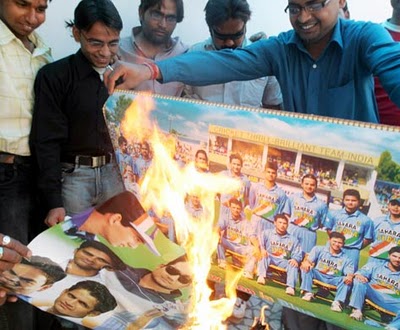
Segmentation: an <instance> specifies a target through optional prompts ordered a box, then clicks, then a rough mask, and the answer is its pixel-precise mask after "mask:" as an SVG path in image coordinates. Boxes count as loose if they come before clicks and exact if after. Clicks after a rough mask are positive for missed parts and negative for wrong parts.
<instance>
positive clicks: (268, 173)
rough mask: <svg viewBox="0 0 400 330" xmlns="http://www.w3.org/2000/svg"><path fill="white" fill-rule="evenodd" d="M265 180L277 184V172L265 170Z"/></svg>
mask: <svg viewBox="0 0 400 330" xmlns="http://www.w3.org/2000/svg"><path fill="white" fill-rule="evenodd" d="M265 180H267V181H269V182H273V183H275V180H276V171H275V170H274V169H272V168H267V169H265Z"/></svg>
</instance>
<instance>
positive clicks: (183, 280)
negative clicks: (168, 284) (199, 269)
mask: <svg viewBox="0 0 400 330" xmlns="http://www.w3.org/2000/svg"><path fill="white" fill-rule="evenodd" d="M165 271H166V272H167V273H168V274H169V275H172V276H177V275H179V277H178V281H179V282H181V283H182V284H189V283H192V277H191V276H189V275H182V274H181V272H180V271H179V270H178V269H176V268H175V267H173V266H170V265H168V266H166V267H165Z"/></svg>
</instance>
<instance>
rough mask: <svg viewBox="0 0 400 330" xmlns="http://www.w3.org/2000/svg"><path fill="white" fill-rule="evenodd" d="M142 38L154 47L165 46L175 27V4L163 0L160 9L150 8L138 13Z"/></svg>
mask: <svg viewBox="0 0 400 330" xmlns="http://www.w3.org/2000/svg"><path fill="white" fill-rule="evenodd" d="M139 17H140V22H141V25H142V33H143V36H144V38H145V39H146V40H147V41H148V42H150V43H152V44H154V45H166V44H168V43H169V41H170V39H171V35H172V33H173V32H174V30H175V27H176V4H175V2H174V1H173V0H163V1H162V4H161V8H158V6H154V7H150V8H149V9H147V10H146V11H145V12H144V13H143V12H139Z"/></svg>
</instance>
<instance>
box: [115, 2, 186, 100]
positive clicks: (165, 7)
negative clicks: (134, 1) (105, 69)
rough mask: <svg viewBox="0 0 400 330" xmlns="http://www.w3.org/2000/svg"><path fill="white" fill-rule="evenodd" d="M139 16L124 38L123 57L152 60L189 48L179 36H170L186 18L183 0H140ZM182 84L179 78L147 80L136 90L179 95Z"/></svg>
mask: <svg viewBox="0 0 400 330" xmlns="http://www.w3.org/2000/svg"><path fill="white" fill-rule="evenodd" d="M139 19H140V26H136V27H134V28H132V31H131V35H130V36H128V37H125V38H122V39H121V44H120V51H119V56H120V58H121V59H122V60H123V61H127V62H130V63H138V64H141V63H153V62H154V61H156V60H162V59H166V58H169V57H173V56H177V55H180V54H183V53H185V52H186V51H187V49H188V46H186V45H185V44H183V43H182V42H181V41H180V39H179V37H174V38H172V37H171V36H172V33H173V32H174V30H175V27H176V24H177V23H180V22H182V20H183V1H182V0H141V2H140V5H139ZM183 87H184V84H182V83H179V82H171V83H168V84H160V83H159V82H157V81H155V80H147V81H145V82H143V83H142V84H140V85H139V86H136V87H135V90H139V91H152V92H154V93H158V94H163V95H170V96H177V97H179V96H181V94H182V91H183Z"/></svg>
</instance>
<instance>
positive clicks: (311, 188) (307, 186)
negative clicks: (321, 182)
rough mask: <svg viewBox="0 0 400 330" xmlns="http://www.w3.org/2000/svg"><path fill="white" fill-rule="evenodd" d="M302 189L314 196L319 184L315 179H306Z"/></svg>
mask: <svg viewBox="0 0 400 330" xmlns="http://www.w3.org/2000/svg"><path fill="white" fill-rule="evenodd" d="M301 187H302V188H303V191H304V192H305V193H306V194H307V195H313V194H314V193H315V190H316V189H317V183H316V182H315V180H314V179H311V178H305V179H304V180H303V182H302V184H301Z"/></svg>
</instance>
